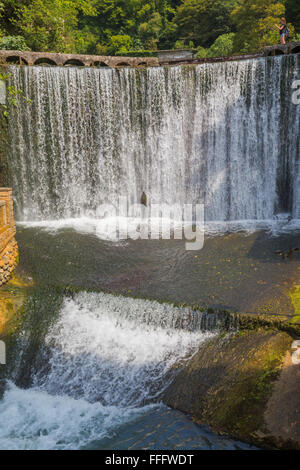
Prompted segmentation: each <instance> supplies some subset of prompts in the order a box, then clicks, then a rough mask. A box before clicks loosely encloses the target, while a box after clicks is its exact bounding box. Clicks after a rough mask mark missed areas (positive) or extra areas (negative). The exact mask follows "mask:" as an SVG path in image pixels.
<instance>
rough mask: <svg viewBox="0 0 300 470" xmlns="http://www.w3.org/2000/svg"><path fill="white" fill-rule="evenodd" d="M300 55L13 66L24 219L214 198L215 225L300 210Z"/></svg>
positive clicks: (14, 157) (15, 148)
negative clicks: (141, 64)
mask: <svg viewBox="0 0 300 470" xmlns="http://www.w3.org/2000/svg"><path fill="white" fill-rule="evenodd" d="M298 61H299V55H290V56H280V57H270V58H261V59H254V60H244V61H236V62H224V63H218V64H203V65H198V66H178V67H165V68H162V67H157V68H154V67H153V68H147V69H136V70H135V69H130V68H127V69H126V68H125V69H120V70H114V69H109V68H105V69H92V68H83V69H80V68H72V67H65V68H59V67H18V66H12V67H10V72H11V83H12V84H14V85H15V86H16V87H17V88H18V89H22V90H24V92H25V94H26V96H27V97H29V98H30V99H31V100H32V104H26V103H24V102H21V98H20V104H19V106H18V107H17V108H15V109H12V110H11V118H10V120H9V132H10V142H11V149H10V151H11V158H10V161H11V166H12V179H13V187H14V193H15V198H16V212H17V217H18V219H19V220H30V221H33V220H50V219H65V218H76V217H79V216H81V217H82V216H84V215H86V213H87V212H88V211H95V209H96V208H97V207H98V206H99V204H101V203H105V202H106V203H107V202H108V203H113V204H114V203H116V202H117V200H118V197H119V196H127V197H128V200H129V201H130V202H131V203H134V202H139V201H140V199H141V195H142V193H143V192H145V194H146V195H147V198H148V200H149V201H151V202H152V203H168V204H175V203H179V204H184V203H189V204H195V203H204V204H205V217H206V220H207V221H235V220H255V219H256V220H269V219H272V218H273V217H274V216H275V215H277V214H279V213H283V212H285V213H290V214H292V216H293V217H294V218H299V217H300V212H299V211H300V189H299V187H300V184H299V181H300V164H299V158H300V157H299V124H300V123H299V114H300V113H299V112H297V106H296V105H295V104H293V103H292V92H293V90H292V82H293V80H295V79H296V78H297V67H298V64H297V62H298Z"/></svg>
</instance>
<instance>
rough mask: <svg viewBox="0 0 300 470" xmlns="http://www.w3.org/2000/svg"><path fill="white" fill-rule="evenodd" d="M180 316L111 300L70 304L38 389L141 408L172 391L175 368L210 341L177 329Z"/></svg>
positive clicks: (90, 297) (50, 340) (84, 298)
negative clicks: (48, 367)
mask: <svg viewBox="0 0 300 470" xmlns="http://www.w3.org/2000/svg"><path fill="white" fill-rule="evenodd" d="M151 308H152V317H153V318H151ZM177 310H178V312H177ZM179 314H180V311H179V309H175V308H174V307H172V306H163V305H162V306H161V304H159V303H157V302H147V301H143V300H140V301H136V300H134V299H130V298H125V297H115V296H111V295H107V294H78V295H77V296H76V297H75V299H74V300H72V299H68V300H65V302H64V306H63V309H62V312H61V316H60V319H59V320H58V322H57V323H56V324H55V326H54V327H53V328H52V329H51V331H49V334H48V336H47V338H46V346H49V347H50V348H51V357H50V361H49V365H50V370H47V374H46V375H45V374H44V372H43V370H41V371H40V372H39V373H37V375H36V377H35V379H34V380H35V381H34V383H35V385H36V386H39V387H41V388H42V389H44V390H46V391H47V392H49V393H51V394H57V393H59V394H63V395H69V396H73V397H75V398H78V397H80V398H85V399H87V400H89V401H91V402H94V401H101V402H102V403H103V404H106V405H109V406H111V405H120V406H124V407H125V406H142V405H144V404H145V403H146V402H147V403H148V402H150V401H151V400H154V399H155V398H156V397H157V396H158V395H159V394H160V393H161V391H162V390H163V389H164V388H165V387H167V386H168V384H169V381H170V379H171V377H169V378H168V377H167V376H168V372H169V371H170V370H171V369H172V367H173V366H174V365H175V364H176V363H178V361H180V360H181V359H183V358H185V357H188V356H190V355H191V354H193V353H194V352H195V351H196V350H197V348H198V346H199V345H200V344H201V343H202V342H203V341H205V340H206V339H207V338H209V337H210V336H211V333H203V332H201V331H199V330H198V331H194V332H193V331H186V330H183V329H175V328H173V327H172V326H171V325H172V319H173V317H174V318H175V319H177V318H178V315H179ZM161 325H162V326H161ZM42 362H43V361H42Z"/></svg>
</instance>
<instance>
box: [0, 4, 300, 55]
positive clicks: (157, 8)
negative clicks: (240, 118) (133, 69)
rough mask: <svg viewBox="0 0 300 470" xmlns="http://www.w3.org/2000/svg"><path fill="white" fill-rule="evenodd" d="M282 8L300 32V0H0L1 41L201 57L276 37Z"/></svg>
mask: <svg viewBox="0 0 300 470" xmlns="http://www.w3.org/2000/svg"><path fill="white" fill-rule="evenodd" d="M285 15H286V16H287V18H288V22H289V26H290V30H291V33H292V35H293V34H294V33H295V28H296V33H298V34H299V33H300V2H299V0H0V48H2V49H18V50H26V49H31V50H34V51H53V52H70V53H90V54H92V53H97V54H128V52H130V51H133V52H138V51H143V50H147V51H149V50H150V51H155V50H156V49H158V48H159V49H166V48H168V49H169V48H184V47H193V48H197V49H198V56H199V57H204V56H208V57H209V56H216V55H228V54H232V53H240V52H254V51H256V50H259V49H260V48H261V47H263V46H265V45H269V44H274V43H276V42H278V38H279V34H278V31H277V30H276V28H275V27H274V24H275V23H278V22H279V19H280V17H282V16H285ZM293 25H294V26H293ZM294 27H295V28H294ZM295 37H296V36H295Z"/></svg>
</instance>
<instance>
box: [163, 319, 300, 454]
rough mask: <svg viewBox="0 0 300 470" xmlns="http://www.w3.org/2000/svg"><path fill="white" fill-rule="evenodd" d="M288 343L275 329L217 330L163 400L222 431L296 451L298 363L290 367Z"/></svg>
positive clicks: (299, 403) (298, 441) (299, 424)
mask: <svg viewBox="0 0 300 470" xmlns="http://www.w3.org/2000/svg"><path fill="white" fill-rule="evenodd" d="M292 342H293V337H292V336H291V335H290V334H289V333H287V332H284V331H280V330H277V329H268V328H258V329H255V330H254V329H253V330H241V331H239V332H235V333H229V334H228V333H220V334H219V335H218V336H216V337H214V338H212V339H211V340H209V342H208V343H205V344H204V345H203V346H201V348H200V349H199V351H198V353H197V354H196V355H195V356H193V358H192V359H191V360H190V361H189V362H188V363H187V364H186V365H185V366H184V368H183V369H182V370H181V371H180V372H179V374H178V375H177V377H176V378H175V380H174V382H173V383H172V384H171V385H170V386H169V388H168V389H167V390H166V392H165V394H164V402H165V403H166V404H167V405H169V406H171V407H172V408H174V409H178V410H180V411H183V412H184V413H187V414H189V415H190V416H191V417H192V418H193V420H194V421H195V422H196V423H198V424H206V425H209V426H210V427H211V428H212V429H213V430H214V431H216V432H218V433H220V434H227V435H229V436H231V437H234V438H237V439H239V440H243V441H245V442H249V443H252V444H254V445H257V446H259V447H263V448H283V449H300V394H299V386H300V366H299V365H298V366H297V365H292V362H291V344H292ZM297 390H298V391H297Z"/></svg>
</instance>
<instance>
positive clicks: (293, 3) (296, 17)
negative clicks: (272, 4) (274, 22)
mask: <svg viewBox="0 0 300 470" xmlns="http://www.w3.org/2000/svg"><path fill="white" fill-rule="evenodd" d="M285 7H286V16H287V19H288V21H290V22H291V23H293V25H294V26H295V29H296V33H298V34H300V2H299V0H286V2H285Z"/></svg>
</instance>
